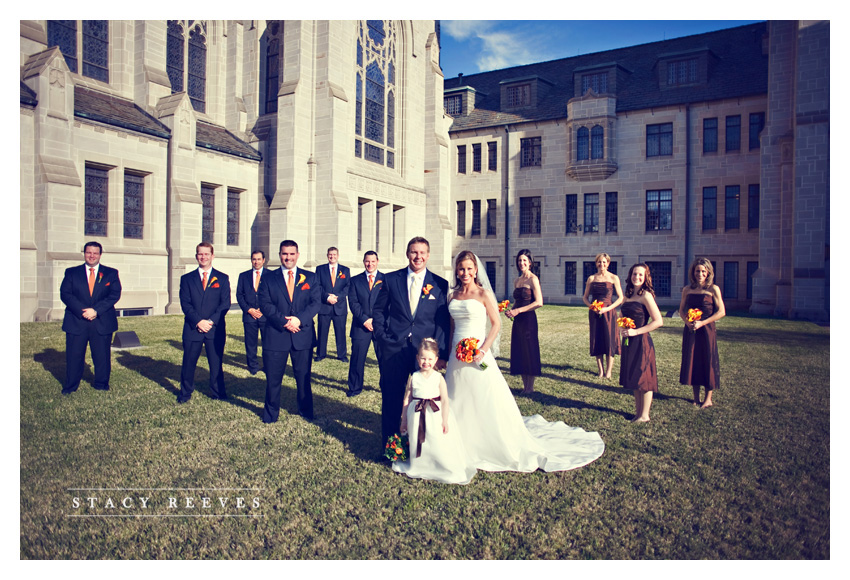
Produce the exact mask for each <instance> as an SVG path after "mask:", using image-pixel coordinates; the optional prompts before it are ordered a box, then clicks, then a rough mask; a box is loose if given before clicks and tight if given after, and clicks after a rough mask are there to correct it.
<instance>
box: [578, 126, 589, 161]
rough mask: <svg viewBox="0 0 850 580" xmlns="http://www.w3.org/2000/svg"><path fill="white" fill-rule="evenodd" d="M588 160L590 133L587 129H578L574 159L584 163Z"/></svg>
mask: <svg viewBox="0 0 850 580" xmlns="http://www.w3.org/2000/svg"><path fill="white" fill-rule="evenodd" d="M589 158H590V131H588V130H587V127H579V130H578V132H577V133H576V159H577V160H578V161H584V160H585V159H589Z"/></svg>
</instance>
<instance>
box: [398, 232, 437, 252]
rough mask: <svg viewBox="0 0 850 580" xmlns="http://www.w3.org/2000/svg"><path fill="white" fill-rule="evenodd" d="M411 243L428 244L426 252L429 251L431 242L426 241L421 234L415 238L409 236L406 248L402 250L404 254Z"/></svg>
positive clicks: (408, 249)
mask: <svg viewBox="0 0 850 580" xmlns="http://www.w3.org/2000/svg"><path fill="white" fill-rule="evenodd" d="M413 244H425V245H426V246H428V253H429V254H430V253H431V244H429V243H428V240H426V239H425V238H423V237H422V236H416V237H415V238H411V240H410V241H409V242H407V249H406V250H405V251H404V253H405V254H407V252H409V251H410V246H412V245H413Z"/></svg>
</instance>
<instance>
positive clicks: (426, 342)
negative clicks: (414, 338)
mask: <svg viewBox="0 0 850 580" xmlns="http://www.w3.org/2000/svg"><path fill="white" fill-rule="evenodd" d="M423 351H430V352H433V353H434V354H435V355H436V356H437V358H440V345H439V344H437V341H436V340H434V339H433V338H423V339H422V342H420V343H419V350H417V351H416V355H417V356H419V355H421V354H422V352H423Z"/></svg>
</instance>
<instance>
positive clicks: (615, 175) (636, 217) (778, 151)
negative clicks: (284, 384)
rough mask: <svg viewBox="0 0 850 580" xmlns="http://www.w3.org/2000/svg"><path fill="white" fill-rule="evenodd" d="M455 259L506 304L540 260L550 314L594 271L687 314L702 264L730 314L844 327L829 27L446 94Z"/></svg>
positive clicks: (740, 34) (548, 70)
mask: <svg viewBox="0 0 850 580" xmlns="http://www.w3.org/2000/svg"><path fill="white" fill-rule="evenodd" d="M444 106H445V109H446V112H447V113H448V114H449V115H450V116H452V117H453V119H454V122H453V124H452V126H451V129H450V135H451V144H452V151H451V153H452V183H451V189H452V200H453V202H454V212H455V216H454V218H455V219H454V222H455V230H454V234H455V237H454V248H455V251H458V250H460V249H471V250H473V251H474V252H476V253H477V254H478V255H479V256H480V257H481V260H482V261H483V262H484V263H485V264H486V266H487V269H488V273H489V275H490V277H491V280H492V281H493V283H494V284H493V285H494V288H495V289H496V291H497V294H499V295H500V296H501V295H507V294H508V293H509V292H510V291H511V282H512V280H513V278H514V277H515V276H516V270H515V267H514V258H515V256H516V254H517V252H518V251H519V250H520V249H522V248H528V249H529V250H531V252H532V254H533V256H534V258H535V269H536V271H537V272H538V274H539V276H540V281H541V285H542V289H543V294H544V300H545V301H546V302H548V303H561V304H581V296H582V294H583V292H584V286H585V281H586V280H587V277H588V276H589V275H591V274H593V273H595V271H596V269H595V265H594V257H595V256H596V254H598V253H600V252H606V253H608V254H610V255H611V258H612V270H616V272H617V273H618V274H619V275H620V277H621V279H624V277H625V276H626V275H627V272H628V269H629V267H630V266H631V265H632V264H634V263H636V262H646V263H648V264H649V266H650V270H651V272H652V276H653V280H654V283H655V288H656V291H657V293H658V301H659V303H660V304H661V305H662V306H664V307H666V308H668V309H669V308H672V307H674V306H675V305H678V301H679V297H680V290H681V288H682V286H683V285H685V284H686V282H687V275H688V274H687V270H688V266H689V264H690V263H691V261H692V260H693V258H694V257H696V256H705V257H708V258H709V259H710V260H711V261H712V262H713V263H714V266H715V274H716V283H717V284H718V286H720V288H721V290H722V293H723V295H724V300H725V302H726V304H727V308H732V309H743V308H749V309H751V310H752V311H753V312H760V313H769V314H774V315H779V316H792V317H802V318H809V319H815V320H826V319H828V304H829V276H828V273H829V225H828V224H829V23H828V22H803V21H800V22H795V21H789V22H767V23H759V24H754V25H749V26H743V27H738V28H733V29H728V30H721V31H718V32H712V33H707V34H700V35H694V36H689V37H684V38H677V39H673V40H667V41H663V42H655V43H650V44H645V45H640V46H633V47H629V48H623V49H618V50H611V51H606V52H600V53H595V54H587V55H581V56H576V57H572V58H565V59H560V60H554V61H550V62H543V63H537V64H531V65H526V66H518V67H512V68H508V69H504V70H498V71H492V72H486V73H480V74H474V75H468V76H459V77H457V78H453V79H446V81H445V90H444Z"/></svg>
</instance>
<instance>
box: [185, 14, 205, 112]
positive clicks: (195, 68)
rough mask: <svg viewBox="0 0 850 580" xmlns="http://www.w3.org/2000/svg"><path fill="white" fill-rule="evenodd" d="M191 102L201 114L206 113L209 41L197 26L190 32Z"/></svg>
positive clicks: (189, 72) (189, 78) (189, 76)
mask: <svg viewBox="0 0 850 580" xmlns="http://www.w3.org/2000/svg"><path fill="white" fill-rule="evenodd" d="M187 74H188V81H189V90H188V93H189V100H190V101H192V107H194V109H195V110H196V111H199V112H201V113H204V112H206V106H207V105H206V84H207V40H206V38H204V34H203V32H202V31H201V26H200V25H197V26H195V27H194V28H193V29H192V30H191V32H189V70H188V71H187Z"/></svg>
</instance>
